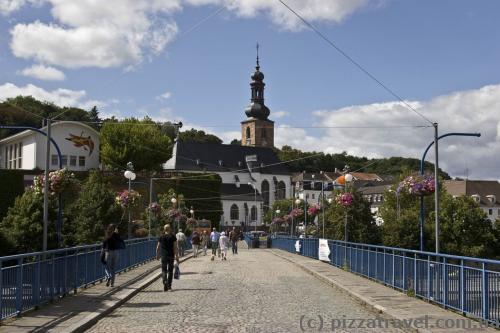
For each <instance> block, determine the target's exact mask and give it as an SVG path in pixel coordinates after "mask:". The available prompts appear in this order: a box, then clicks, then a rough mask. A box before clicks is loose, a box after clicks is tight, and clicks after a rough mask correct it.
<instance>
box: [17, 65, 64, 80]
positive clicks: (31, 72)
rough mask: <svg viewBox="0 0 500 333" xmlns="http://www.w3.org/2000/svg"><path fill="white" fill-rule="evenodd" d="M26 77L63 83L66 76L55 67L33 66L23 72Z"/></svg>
mask: <svg viewBox="0 0 500 333" xmlns="http://www.w3.org/2000/svg"><path fill="white" fill-rule="evenodd" d="M21 74H22V75H24V76H29V77H33V78H35V79H39V80H47V81H63V80H64V79H65V78H66V76H65V75H64V73H63V72H61V71H60V70H58V69H56V68H54V67H46V66H44V65H33V66H31V67H28V68H25V69H23V70H22V71H21Z"/></svg>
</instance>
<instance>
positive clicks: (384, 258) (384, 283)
mask: <svg viewBox="0 0 500 333" xmlns="http://www.w3.org/2000/svg"><path fill="white" fill-rule="evenodd" d="M383 255H384V272H383V279H384V284H386V283H387V282H386V280H385V275H386V274H385V271H386V269H385V268H386V263H385V257H386V256H385V248H384V254H383Z"/></svg>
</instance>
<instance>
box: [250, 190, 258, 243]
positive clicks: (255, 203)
mask: <svg viewBox="0 0 500 333" xmlns="http://www.w3.org/2000/svg"><path fill="white" fill-rule="evenodd" d="M248 185H250V186H252V187H253V191H254V196H253V202H254V207H255V221H254V222H255V233H256V234H257V214H258V213H257V187H256V186H255V184H253V183H250V182H248ZM252 210H253V207H252V209H250V217H252Z"/></svg>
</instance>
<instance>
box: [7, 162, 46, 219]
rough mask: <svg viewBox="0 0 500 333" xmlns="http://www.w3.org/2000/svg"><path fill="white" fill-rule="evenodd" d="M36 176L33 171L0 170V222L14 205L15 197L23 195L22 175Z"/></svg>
mask: <svg viewBox="0 0 500 333" xmlns="http://www.w3.org/2000/svg"><path fill="white" fill-rule="evenodd" d="M26 174H31V175H33V174H38V172H36V171H33V170H0V221H1V220H2V219H3V218H4V217H5V216H6V215H7V212H8V210H9V207H11V206H12V205H14V200H16V197H18V196H20V195H22V194H23V193H24V175H26Z"/></svg>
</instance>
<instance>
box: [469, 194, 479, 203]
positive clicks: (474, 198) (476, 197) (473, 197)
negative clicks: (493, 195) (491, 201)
mask: <svg viewBox="0 0 500 333" xmlns="http://www.w3.org/2000/svg"><path fill="white" fill-rule="evenodd" d="M471 197H472V199H473V200H474V201H475V202H478V203H479V202H480V201H481V196H480V195H479V194H473V195H472V196H471Z"/></svg>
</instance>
